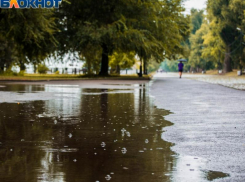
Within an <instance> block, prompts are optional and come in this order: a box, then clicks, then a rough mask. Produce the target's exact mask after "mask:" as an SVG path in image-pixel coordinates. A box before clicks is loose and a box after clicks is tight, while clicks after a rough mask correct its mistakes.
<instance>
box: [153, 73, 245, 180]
mask: <svg viewBox="0 0 245 182" xmlns="http://www.w3.org/2000/svg"><path fill="white" fill-rule="evenodd" d="M186 77H191V76H190V75H185V74H184V75H183V78H182V79H179V78H178V75H177V74H166V73H162V74H161V73H159V74H157V75H155V77H154V83H153V85H152V86H151V91H150V94H151V95H153V96H154V97H155V104H156V106H157V108H164V109H166V110H170V111H171V112H172V113H171V114H170V115H167V116H166V117H165V119H166V120H168V121H171V122H173V123H174V125H172V126H169V127H166V128H165V129H164V130H165V132H164V133H163V134H162V138H163V139H164V140H166V141H169V142H172V143H175V145H174V146H172V147H171V149H172V150H173V151H174V152H176V153H178V154H179V160H178V161H181V160H180V159H184V160H185V162H184V163H183V164H182V165H186V166H191V167H192V168H193V170H194V171H199V172H200V173H202V172H203V173H205V172H206V171H209V174H208V177H207V179H206V180H211V179H210V178H212V177H216V179H214V180H213V181H217V182H233V181H234V182H243V181H245V157H244V156H245V112H244V111H245V102H244V100H245V92H244V91H241V90H236V89H231V88H227V87H224V86H221V85H217V84H210V83H206V82H200V81H195V80H191V79H187V78H186ZM208 79H210V78H208ZM193 158H194V159H196V161H195V160H194V161H195V163H193ZM184 170H186V171H187V169H186V168H184ZM194 171H193V172H194ZM179 173H183V168H182V171H181V170H180V168H178V162H177V168H176V171H174V172H173V181H181V182H182V181H186V182H189V181H190V182H192V181H205V180H203V179H197V178H196V179H197V180H190V178H189V179H188V177H187V176H186V175H181V176H179V175H178V174H179ZM190 175H192V176H193V177H194V176H195V175H193V174H190Z"/></svg>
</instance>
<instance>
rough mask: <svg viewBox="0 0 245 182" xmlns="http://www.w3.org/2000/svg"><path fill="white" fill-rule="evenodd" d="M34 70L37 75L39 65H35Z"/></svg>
mask: <svg viewBox="0 0 245 182" xmlns="http://www.w3.org/2000/svg"><path fill="white" fill-rule="evenodd" d="M33 68H34V73H37V65H36V64H33Z"/></svg>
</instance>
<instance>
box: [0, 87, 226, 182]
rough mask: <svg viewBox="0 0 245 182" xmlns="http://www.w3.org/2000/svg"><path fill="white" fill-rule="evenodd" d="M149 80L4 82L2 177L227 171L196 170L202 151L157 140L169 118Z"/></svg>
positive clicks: (169, 176)
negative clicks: (95, 84)
mask: <svg viewBox="0 0 245 182" xmlns="http://www.w3.org/2000/svg"><path fill="white" fill-rule="evenodd" d="M148 88H149V85H148V84H145V85H131V86H128V88H122V89H120V88H117V89H115V88H114V89H113V88H112V89H108V88H107V89H103V88H100V89H85V88H81V87H79V86H76V85H73V86H72V85H3V84H1V87H0V181H1V182H33V181H38V182H81V181H84V182H90V181H91V182H102V181H118V182H123V181H127V182H131V181H134V182H158V181H159V182H167V181H179V179H185V177H186V180H187V181H188V179H194V180H195V179H199V181H200V179H202V180H213V179H216V178H218V177H225V176H222V175H224V174H223V173H222V174H220V175H217V174H218V173H217V174H216V173H215V172H212V175H210V172H203V171H201V169H199V167H200V166H198V165H200V164H202V162H203V161H201V159H198V158H192V157H190V158H184V157H183V158H181V157H180V156H178V155H176V154H175V153H173V152H172V151H171V149H170V147H171V146H172V145H173V144H171V143H168V142H166V141H164V140H162V133H163V132H164V127H166V126H170V125H171V123H170V122H168V121H166V120H164V116H166V115H167V114H169V112H168V111H165V110H160V109H157V108H156V107H155V106H154V104H153V98H151V97H150V96H149V93H148ZM198 161H199V162H198ZM194 164H196V165H197V166H195V165H194ZM193 165H194V166H193ZM190 175H191V178H190ZM188 176H189V178H188ZM210 176H211V177H210ZM182 181H183V180H182Z"/></svg>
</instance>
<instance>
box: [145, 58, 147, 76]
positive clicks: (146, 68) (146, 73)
mask: <svg viewBox="0 0 245 182" xmlns="http://www.w3.org/2000/svg"><path fill="white" fill-rule="evenodd" d="M144 75H147V63H146V60H144Z"/></svg>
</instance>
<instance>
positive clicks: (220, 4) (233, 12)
mask: <svg viewBox="0 0 245 182" xmlns="http://www.w3.org/2000/svg"><path fill="white" fill-rule="evenodd" d="M207 5H208V6H207V11H208V14H209V19H210V22H211V23H210V25H211V31H214V33H217V32H218V33H219V34H218V36H219V37H220V39H221V40H222V42H223V45H224V46H225V53H224V54H225V56H224V67H223V70H224V72H229V71H232V63H233V60H232V54H234V53H235V54H236V50H238V49H239V48H240V47H241V44H240V43H239V40H241V33H240V32H239V31H238V30H237V27H240V26H241V25H242V24H243V21H244V13H243V10H244V9H245V3H244V1H243V0H216V1H212V0H208V4H207ZM221 44H222V43H221Z"/></svg>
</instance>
